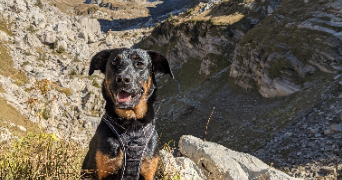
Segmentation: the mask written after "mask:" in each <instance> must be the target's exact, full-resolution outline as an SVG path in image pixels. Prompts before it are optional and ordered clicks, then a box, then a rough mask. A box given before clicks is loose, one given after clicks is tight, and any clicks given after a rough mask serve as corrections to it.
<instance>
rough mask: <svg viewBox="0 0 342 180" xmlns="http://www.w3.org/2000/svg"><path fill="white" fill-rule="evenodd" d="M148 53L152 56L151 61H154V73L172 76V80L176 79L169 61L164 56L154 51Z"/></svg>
mask: <svg viewBox="0 0 342 180" xmlns="http://www.w3.org/2000/svg"><path fill="white" fill-rule="evenodd" d="M147 53H148V54H149V55H150V57H151V60H152V66H153V72H160V73H164V74H170V76H171V77H172V79H174V76H173V74H172V71H171V69H170V66H169V63H168V62H167V59H166V58H165V57H164V56H163V55H161V54H159V53H157V52H154V51H147Z"/></svg>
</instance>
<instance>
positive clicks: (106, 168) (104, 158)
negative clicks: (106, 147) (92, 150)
mask: <svg viewBox="0 0 342 180" xmlns="http://www.w3.org/2000/svg"><path fill="white" fill-rule="evenodd" d="M95 160H96V166H97V170H98V173H97V174H98V177H99V179H103V178H105V177H107V176H108V175H109V174H113V173H116V172H117V171H118V170H119V169H121V167H122V160H123V152H122V151H121V150H120V152H119V154H118V155H117V156H116V157H115V158H110V157H109V155H106V154H103V153H102V152H101V151H97V152H96V157H95Z"/></svg>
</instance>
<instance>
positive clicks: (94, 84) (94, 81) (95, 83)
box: [92, 80, 101, 88]
mask: <svg viewBox="0 0 342 180" xmlns="http://www.w3.org/2000/svg"><path fill="white" fill-rule="evenodd" d="M92 85H93V86H94V87H97V88H101V86H100V85H99V83H97V81H96V80H93V83H92Z"/></svg>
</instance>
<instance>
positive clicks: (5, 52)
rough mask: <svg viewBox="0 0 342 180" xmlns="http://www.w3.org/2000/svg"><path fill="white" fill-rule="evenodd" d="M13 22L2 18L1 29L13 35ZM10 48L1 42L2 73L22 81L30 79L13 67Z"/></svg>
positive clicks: (0, 62) (0, 21)
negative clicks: (11, 28)
mask: <svg viewBox="0 0 342 180" xmlns="http://www.w3.org/2000/svg"><path fill="white" fill-rule="evenodd" d="M11 25H12V23H8V22H7V21H6V20H3V19H2V18H0V30H1V31H4V32H6V34H7V35H10V36H11V35H12V31H11V30H10V27H11ZM9 52H10V49H9V48H8V47H6V45H5V43H0V59H1V61H0V70H1V71H0V74H1V75H3V76H6V77H10V78H11V79H17V80H21V81H28V80H27V78H26V76H25V73H23V72H21V71H20V70H17V69H15V68H13V61H12V57H11V56H10V54H9Z"/></svg>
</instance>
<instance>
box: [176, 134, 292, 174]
mask: <svg viewBox="0 0 342 180" xmlns="http://www.w3.org/2000/svg"><path fill="white" fill-rule="evenodd" d="M179 149H180V152H181V153H182V154H183V155H184V156H185V157H188V158H190V159H191V160H193V161H194V162H196V163H197V164H198V165H201V164H203V166H205V167H206V169H207V170H208V171H209V172H210V175H211V177H210V178H211V179H227V180H249V179H256V178H262V177H263V178H266V177H267V179H270V180H295V179H296V178H293V177H290V176H289V175H287V174H285V173H284V172H281V171H279V170H276V169H274V168H272V167H270V166H268V165H267V164H265V163H263V162H262V161H261V160H259V159H258V158H256V157H254V156H252V155H250V154H247V153H241V152H236V151H233V150H230V149H228V148H225V147H224V146H222V145H219V144H216V143H213V142H204V141H202V140H201V139H199V138H196V137H193V136H190V135H188V136H182V137H181V139H180V141H179Z"/></svg>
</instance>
